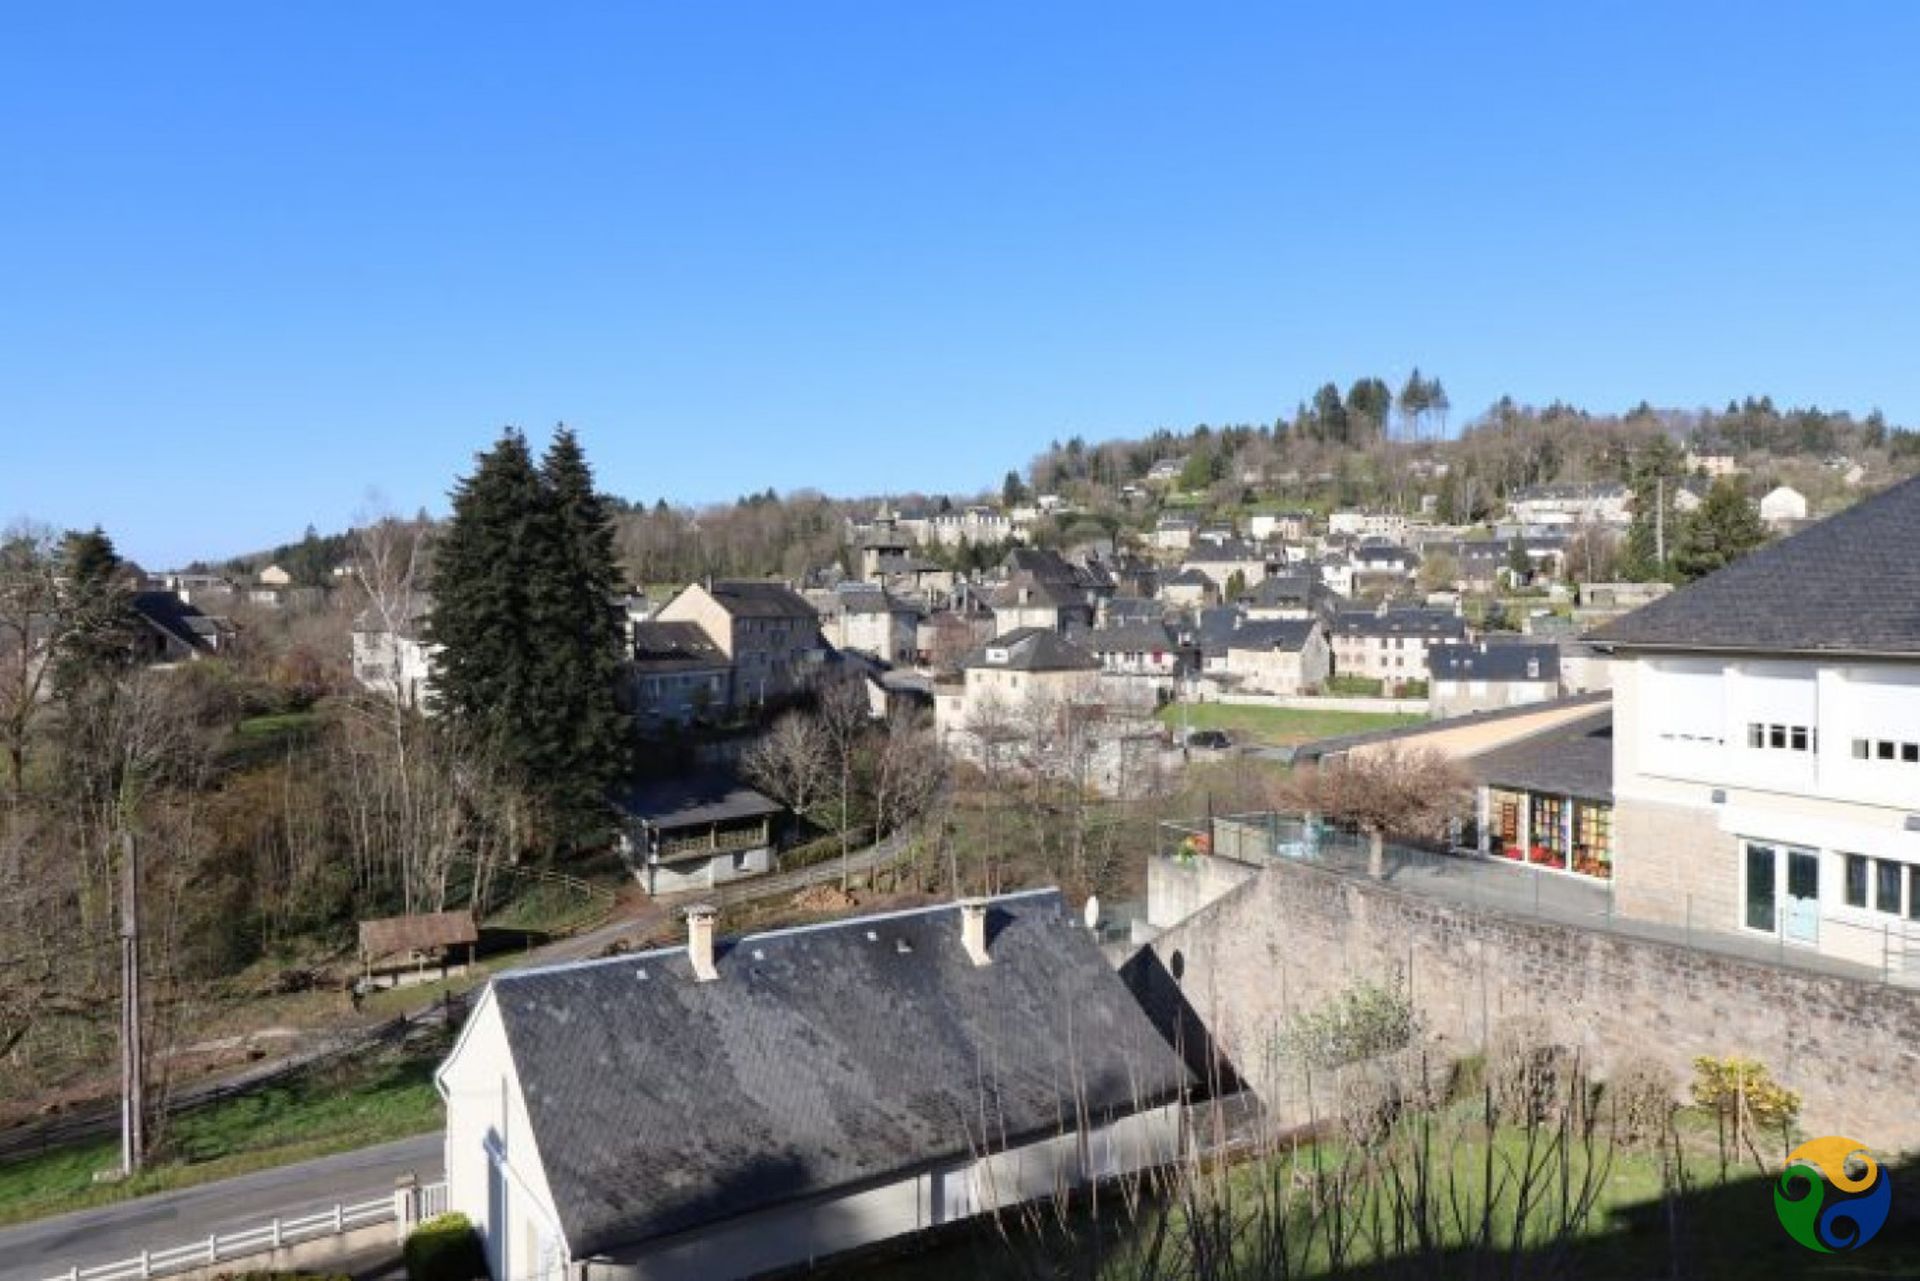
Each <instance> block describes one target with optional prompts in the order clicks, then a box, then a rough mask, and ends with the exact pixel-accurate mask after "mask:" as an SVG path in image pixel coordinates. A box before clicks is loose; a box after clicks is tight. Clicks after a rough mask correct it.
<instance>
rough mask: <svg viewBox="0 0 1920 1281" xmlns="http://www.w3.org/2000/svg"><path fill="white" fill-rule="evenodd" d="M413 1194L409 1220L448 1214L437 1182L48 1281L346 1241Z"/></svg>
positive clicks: (102, 1277)
mask: <svg viewBox="0 0 1920 1281" xmlns="http://www.w3.org/2000/svg"><path fill="white" fill-rule="evenodd" d="M409 1195H411V1197H412V1198H413V1203H412V1213H411V1214H410V1215H409V1218H410V1219H411V1221H412V1222H414V1223H418V1222H421V1221H422V1220H424V1219H428V1218H432V1217H433V1216H434V1215H436V1214H441V1213H444V1212H445V1210H446V1204H447V1185H446V1184H444V1183H431V1184H427V1185H425V1186H423V1187H419V1188H414V1189H403V1190H401V1191H399V1192H397V1193H395V1192H390V1193H388V1194H386V1195H385V1196H380V1197H375V1198H372V1199H370V1200H366V1201H358V1202H353V1203H351V1204H349V1203H345V1202H341V1203H336V1204H335V1205H334V1207H333V1208H332V1209H330V1210H322V1211H320V1212H319V1213H317V1214H307V1215H302V1216H300V1217H299V1218H293V1219H278V1218H277V1219H273V1220H271V1221H270V1222H267V1223H263V1224H261V1225H260V1226H259V1227H254V1228H246V1229H244V1230H242V1231H239V1232H216V1233H210V1234H208V1235H207V1236H205V1237H202V1238H201V1239H200V1240H198V1241H194V1242H191V1243H189V1244H187V1245H177V1246H172V1247H170V1248H168V1249H165V1250H142V1251H141V1252H140V1253H139V1254H136V1255H134V1256H132V1257H131V1258H126V1259H118V1260H115V1261H114V1262H112V1263H96V1264H94V1265H93V1266H91V1267H85V1268H82V1267H72V1268H68V1269H67V1270H66V1271H65V1272H62V1273H59V1274H57V1275H55V1276H51V1277H48V1278H47V1281H148V1279H149V1278H152V1277H166V1276H173V1275H174V1274H176V1273H180V1272H191V1271H193V1270H194V1269H196V1268H208V1267H212V1266H214V1265H215V1264H218V1263H230V1262H233V1261H234V1260H237V1259H245V1258H248V1257H250V1256H252V1255H256V1254H268V1253H271V1252H272V1251H275V1250H282V1249H285V1248H287V1247H288V1246H294V1245H300V1244H303V1243H305V1242H308V1241H318V1240H320V1239H322V1238H324V1237H330V1236H340V1235H341V1234H343V1233H347V1232H355V1231H358V1230H359V1229H361V1228H368V1227H373V1226H375V1225H376V1224H381V1223H392V1222H394V1221H395V1220H396V1219H398V1218H399V1217H400V1215H401V1214H402V1213H403V1212H404V1211H403V1208H402V1205H401V1202H402V1200H403V1198H405V1197H407V1196H409Z"/></svg>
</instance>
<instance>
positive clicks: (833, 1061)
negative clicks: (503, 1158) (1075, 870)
mask: <svg viewBox="0 0 1920 1281" xmlns="http://www.w3.org/2000/svg"><path fill="white" fill-rule="evenodd" d="M960 933H961V923H960V911H959V909H958V908H957V907H955V906H942V907H935V908H926V909H921V910H919V911H912V912H902V913H897V914H890V915H882V916H869V917H863V918H854V919H852V920H845V921H837V922H832V923H829V924H826V925H815V926H804V927H801V928H798V929H790V930H779V931H775V932H772V933H768V934H761V935H753V936H749V937H746V938H742V939H739V940H737V941H735V942H732V943H731V945H728V944H725V943H723V944H721V945H720V946H719V947H718V948H716V953H717V955H716V961H715V968H716V969H717V970H718V972H719V977H718V978H717V979H716V980H714V981H712V982H706V983H700V982H695V981H694V979H693V976H692V973H691V968H690V966H689V963H688V961H687V958H686V953H685V950H684V949H683V948H673V949H669V950H665V951H661V952H650V953H645V954H642V955H639V956H631V957H621V958H616V959H609V960H605V961H596V962H589V963H586V964H581V965H572V966H556V967H552V968H548V969H535V970H525V971H520V972H518V973H514V974H509V975H502V976H500V977H499V978H496V979H495V980H494V982H493V987H492V993H493V998H494V1000H495V1001H496V1002H497V1003H498V1005H499V1009H500V1016H501V1019H502V1022H503V1025H504V1027H505V1029H506V1034H507V1037H508V1040H509V1043H510V1045H511V1049H512V1054H513V1061H514V1066H515V1069H516V1071H517V1073H518V1076H519V1081H520V1086H521V1090H522V1093H523V1095H524V1097H525V1099H526V1105H527V1111H528V1115H529V1119H530V1121H531V1123H532V1128H533V1135H534V1140H535V1143H536V1144H537V1146H538V1149H539V1152H540V1157H541V1163H542V1165H543V1166H544V1167H545V1171H546V1175H547V1181H548V1184H549V1186H550V1187H551V1189H552V1192H553V1199H554V1206H555V1209H556V1211H557V1212H558V1214H559V1217H560V1225H561V1228H562V1230H563V1232H564V1233H565V1236H566V1242H567V1246H568V1248H569V1251H570V1252H571V1253H572V1254H573V1255H574V1256H575V1257H576V1258H578V1257H584V1256H586V1255H590V1254H595V1253H601V1252H605V1251H609V1250H612V1249H615V1248H618V1247H623V1246H633V1245H637V1244H640V1243H642V1242H645V1241H648V1240H651V1239H654V1238H657V1237H662V1236H666V1235H669V1234H673V1233H680V1232H687V1231H691V1230H695V1229H698V1228H701V1227H703V1226H706V1225H708V1224H711V1223H714V1222H716V1221H718V1220H722V1219H729V1218H734V1217H737V1216H740V1215H745V1214H750V1213H752V1212H754V1211H756V1210H761V1209H764V1208H767V1207H769V1206H773V1205H778V1204H782V1203H786V1202H791V1201H795V1200H798V1199H802V1198H806V1197H811V1196H818V1195H822V1194H827V1193H831V1192H834V1191H836V1190H839V1189H846V1188H850V1187H855V1186H861V1185H866V1184H870V1183H873V1182H876V1181H881V1180H888V1179H892V1178H896V1177H900V1176H903V1175H904V1174H906V1173H909V1172H913V1171H917V1170H920V1169H924V1168H925V1167H927V1166H928V1165H930V1164H933V1163H935V1162H938V1161H942V1160H951V1159H966V1158H968V1157H969V1156H971V1155H973V1154H975V1153H977V1152H978V1151H979V1150H981V1149H982V1148H987V1149H997V1148H1000V1147H1003V1146H1005V1145H1008V1144H1012V1143H1017V1142H1020V1141H1023V1140H1027V1139H1032V1138H1039V1137H1048V1136H1052V1135H1054V1134H1057V1133H1065V1132H1071V1131H1073V1130H1074V1129H1076V1128H1077V1122H1076V1116H1077V1115H1080V1114H1082V1113H1081V1112H1079V1111H1078V1110H1079V1109H1084V1113H1083V1114H1085V1115H1088V1116H1091V1117H1092V1118H1095V1119H1096V1120H1104V1119H1106V1118H1108V1117H1111V1116H1119V1115H1125V1114H1129V1113H1132V1112H1134V1111H1137V1110H1140V1109H1143V1108H1149V1107H1153V1106H1157V1105H1159V1104H1162V1103H1165V1102H1168V1101H1171V1100H1172V1099H1174V1098H1176V1097H1178V1095H1179V1093H1180V1092H1181V1091H1182V1090H1183V1089H1184V1088H1185V1087H1187V1086H1188V1085H1189V1084H1190V1083H1191V1081H1192V1076H1191V1074H1190V1073H1189V1072H1188V1070H1187V1068H1186V1067H1185V1066H1184V1065H1183V1064H1182V1063H1181V1062H1180V1060H1179V1059H1178V1058H1176V1057H1175V1055H1174V1053H1173V1051H1172V1050H1171V1048H1170V1047H1169V1046H1168V1045H1167V1043H1166V1041H1165V1040H1164V1039H1162V1038H1161V1036H1160V1035H1159V1033H1157V1032H1156V1031H1155V1030H1154V1027H1153V1026H1152V1024H1151V1023H1150V1022H1149V1021H1148V1019H1147V1017H1146V1015H1145V1014H1144V1013H1143V1012H1142V1011H1141V1009H1140V1007H1139V1005H1138V1004H1137V1003H1136V1002H1135V1000H1134V998H1133V996H1132V995H1131V993H1129V992H1128V990H1127V988H1126V987H1125V985H1124V984H1123V983H1122V981H1121V979H1120V977H1119V975H1118V974H1117V973H1116V972H1115V971H1114V969H1113V967H1112V966H1111V965H1109V964H1108V963H1107V961H1106V960H1105V958H1104V957H1103V956H1102V955H1101V953H1100V949H1099V947H1098V945H1097V944H1096V943H1095V941H1094V939H1093V937H1092V935H1091V934H1089V933H1088V931H1087V930H1086V929H1085V928H1084V927H1083V926H1081V925H1080V924H1079V922H1078V921H1077V920H1076V919H1075V917H1074V914H1073V913H1072V912H1070V911H1068V910H1067V908H1066V905H1065V903H1064V902H1063V901H1062V899H1061V896H1060V894H1059V891H1057V890H1041V891H1033V892H1029V893H1026V894H1017V895H1009V896H1007V897H1004V898H1000V899H996V900H994V901H993V902H992V903H991V904H990V905H989V909H988V919H987V936H988V944H987V949H988V956H989V957H990V958H991V963H990V964H987V965H984V966H975V965H974V964H973V963H972V962H971V960H970V959H969V958H968V957H967V955H966V952H965V950H964V949H963V947H962V945H961V941H960ZM643 974H644V976H645V977H642V975H643Z"/></svg>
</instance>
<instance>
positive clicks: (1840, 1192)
mask: <svg viewBox="0 0 1920 1281" xmlns="http://www.w3.org/2000/svg"><path fill="white" fill-rule="evenodd" d="M1892 1205H1893V1181H1892V1180H1891V1179H1889V1178H1888V1177H1887V1172H1886V1171H1885V1170H1883V1169H1881V1168H1880V1163H1879V1162H1878V1161H1876V1160H1874V1159H1873V1158H1872V1157H1870V1156H1868V1155H1867V1152H1866V1144H1864V1143H1857V1142H1855V1141H1854V1140H1852V1139H1849V1138H1844V1137H1842V1136H1840V1135H1837V1134H1831V1135H1828V1136H1827V1137H1826V1138H1822V1139H1809V1140H1807V1141H1806V1142H1805V1143H1802V1144H1801V1145H1800V1146H1799V1147H1797V1148H1795V1149H1794V1150H1793V1151H1791V1152H1789V1153H1788V1154H1787V1168H1786V1169H1785V1170H1784V1171H1782V1172H1781V1175H1780V1182H1779V1184H1778V1185H1777V1186H1776V1187H1775V1188H1774V1189H1773V1212H1774V1213H1775V1214H1777V1215H1779V1216H1780V1226H1781V1227H1783V1228H1785V1229H1786V1230H1787V1235H1789V1236H1791V1237H1792V1238H1793V1239H1794V1240H1796V1241H1798V1242H1799V1243H1800V1244H1801V1245H1804V1246H1806V1247H1807V1249H1809V1250H1817V1251H1818V1252H1820V1253H1821V1254H1834V1253H1837V1252H1838V1251H1841V1250H1858V1249H1859V1248H1860V1247H1861V1246H1863V1245H1865V1244H1866V1243H1867V1242H1869V1241H1871V1240H1873V1237H1874V1234H1875V1233H1876V1232H1878V1231H1880V1229H1881V1227H1882V1226H1883V1225H1885V1223H1886V1221H1887V1211H1888V1210H1889V1209H1890V1208H1891V1207H1892Z"/></svg>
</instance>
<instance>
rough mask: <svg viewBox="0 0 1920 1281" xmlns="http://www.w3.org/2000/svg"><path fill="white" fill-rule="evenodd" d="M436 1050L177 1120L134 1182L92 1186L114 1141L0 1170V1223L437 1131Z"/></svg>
mask: <svg viewBox="0 0 1920 1281" xmlns="http://www.w3.org/2000/svg"><path fill="white" fill-rule="evenodd" d="M445 1049H446V1046H445V1044H444V1043H443V1042H440V1041H437V1040H436V1041H435V1042H433V1043H431V1044H423V1045H416V1046H412V1047H409V1048H407V1049H406V1050H404V1051H401V1050H392V1051H385V1052H382V1053H380V1054H378V1055H373V1056H369V1057H368V1058H366V1059H363V1060H360V1061H357V1062H349V1063H344V1064H341V1065H338V1066H336V1067H332V1068H327V1069H319V1070H315V1071H313V1072H310V1073H307V1074H304V1075H302V1076H300V1077H296V1078H294V1079H292V1080H289V1081H284V1082H281V1083H279V1084H277V1085H273V1086H270V1087H268V1088H266V1089H262V1090H258V1091H256V1092H254V1093H252V1094H249V1095H247V1096H246V1097H245V1098H240V1099H233V1100H230V1101H228V1102H224V1103H216V1104H212V1105H210V1106H208V1107H205V1108H201V1109H199V1110H197V1111H194V1112H189V1113H187V1114H186V1115H184V1116H180V1117H176V1118H174V1119H173V1121H172V1122H171V1124H170V1125H169V1127H168V1129H167V1131H166V1133H165V1134H164V1135H163V1136H162V1140H161V1150H160V1151H159V1152H158V1153H156V1154H155V1156H154V1157H153V1158H152V1161H151V1164H149V1166H148V1167H147V1169H146V1170H144V1171H143V1172H142V1173H141V1174H140V1175H139V1176H138V1177H137V1178H134V1179H132V1180H130V1181H128V1182H125V1183H95V1182H94V1174H95V1173H96V1172H97V1171H100V1170H105V1169H110V1168H112V1167H113V1166H114V1165H115V1164H116V1163H117V1162H118V1159H119V1145H118V1143H116V1142H113V1141H103V1142H100V1143H91V1144H86V1145H84V1146H80V1147H72V1148H62V1149H59V1150H57V1151H54V1152H48V1153H46V1154H44V1155H41V1156H35V1157H26V1158H23V1159H21V1160H18V1161H10V1162H7V1163H5V1164H0V1224H4V1223H18V1222H20V1221H22V1220H25V1219H37V1218H41V1217H43V1216H45V1215H49V1214H62V1213H65V1212H66V1211H69V1210H81V1209H85V1208H87V1207H88V1206H94V1205H104V1204H106V1203H108V1202H111V1201H124V1200H126V1199H128V1198H130V1197H136V1196H144V1195H146V1194H147V1193H150V1192H164V1191H168V1190H170V1189H173V1188H182V1187H188V1186H190V1185H192V1184H196V1183H209V1182H212V1181H214V1180H216V1179H226V1178H232V1177H233V1176H234V1175H237V1174H247V1173H250V1172H251V1171H254V1170H263V1169H267V1168H269V1167H271V1166H276V1165H285V1164H288V1163H290V1162H293V1161H305V1160H308V1159H310V1158H312V1157H318V1156H326V1155H328V1154H330V1153H334V1152H345V1151H348V1150H350V1149H352V1148H360V1147H366V1146H367V1145H369V1144H373V1143H384V1142H386V1141H388V1140H389V1139H398V1138H404V1137H406V1136H407V1135H410V1134H421V1133H425V1132H426V1131H429V1130H434V1129H437V1128H438V1127H439V1126H440V1124H441V1120H442V1112H441V1106H440V1098H439V1096H438V1095H437V1094H436V1093H435V1092H434V1088H433V1070H434V1068H435V1067H436V1066H437V1065H438V1064H439V1062H440V1058H441V1056H442V1055H443V1054H444V1053H445Z"/></svg>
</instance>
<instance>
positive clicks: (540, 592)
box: [428, 431, 626, 850]
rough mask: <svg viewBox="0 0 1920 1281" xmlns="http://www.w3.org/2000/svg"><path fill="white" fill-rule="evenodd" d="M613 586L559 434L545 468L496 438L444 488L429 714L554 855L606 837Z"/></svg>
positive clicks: (612, 734)
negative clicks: (464, 744)
mask: <svg viewBox="0 0 1920 1281" xmlns="http://www.w3.org/2000/svg"><path fill="white" fill-rule="evenodd" d="M583 495H584V497H583ZM613 585H614V568H613V545H612V535H611V531H610V529H609V527H608V525H607V517H606V513H605V511H604V510H603V508H602V507H601V505H600V503H599V501H598V500H597V499H596V498H595V497H594V495H593V490H592V473H591V472H590V471H589V470H588V469H587V464H586V460H585V458H584V457H583V456H582V455H581V453H580V449H579V444H578V442H577V441H575V440H574V439H573V437H572V435H571V434H570V433H564V432H563V433H562V437H561V439H559V440H556V442H555V445H554V449H553V451H552V452H550V453H549V455H548V457H547V460H546V467H545V468H544V469H543V468H539V467H536V466H535V465H534V462H533V457H532V455H531V454H530V453H529V451H528V449H527V442H526V438H525V437H524V436H522V435H521V434H520V433H519V432H518V431H508V432H506V433H504V434H503V435H502V436H501V438H500V440H499V442H498V443H497V444H496V445H495V446H494V447H493V448H492V449H491V450H489V451H487V452H486V453H484V454H481V455H480V456H479V458H478V460H477V465H476V466H475V468H474V471H473V474H472V475H470V476H467V477H465V478H463V479H462V480H461V481H460V482H459V483H458V484H457V485H456V486H455V488H454V492H453V516H452V519H451V520H449V521H448V523H447V528H446V531H445V533H444V534H443V535H442V536H441V538H440V540H439V543H438V550H437V551H436V553H435V557H434V575H433V593H434V603H433V610H432V614H431V616H430V618H429V620H428V636H429V638H430V639H431V640H432V641H433V643H434V644H436V645H438V646H439V647H440V650H439V653H438V656H437V658H436V660H435V670H434V698H435V706H436V710H437V711H438V712H439V713H440V714H441V715H442V716H443V717H444V718H445V721H446V723H447V725H448V726H450V727H452V728H454V729H456V730H458V731H461V732H464V733H466V734H468V735H469V736H470V737H471V738H472V739H474V740H475V741H477V742H479V743H480V744H482V745H483V746H484V747H485V748H486V749H487V751H488V753H489V754H490V756H491V757H492V758H493V760H494V761H496V762H497V763H498V764H499V765H500V766H501V767H503V768H504V769H505V770H506V771H507V773H508V775H509V776H510V777H511V778H513V779H514V780H515V781H516V782H517V783H518V784H519V785H520V786H522V787H524V788H525V789H526V791H527V794H528V795H529V797H530V798H531V799H532V800H533V801H534V803H535V804H536V805H537V807H538V808H539V811H540V817H541V820H542V831H543V835H544V836H545V838H546V839H547V840H548V841H549V842H550V843H551V845H552V846H553V847H554V848H556V849H560V850H565V849H568V848H572V847H576V846H578V845H579V844H581V843H583V842H585V841H588V840H590V839H592V837H593V835H594V834H595V833H596V832H598V831H600V830H603V829H604V826H605V822H606V818H607V813H608V810H607V791H608V788H609V786H610V785H611V784H612V783H613V782H615V781H616V780H617V778H618V777H619V776H620V774H621V773H622V771H623V770H624V768H625V763H626V762H625V749H626V744H625V732H624V722H623V720H622V718H621V714H620V712H619V707H618V702H617V693H618V691H617V680H618V675H619V662H620V654H619V631H618V628H617V627H616V626H615V622H614V618H613V614H612V602H611V600H610V599H609V598H610V596H611V593H612V589H613Z"/></svg>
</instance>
